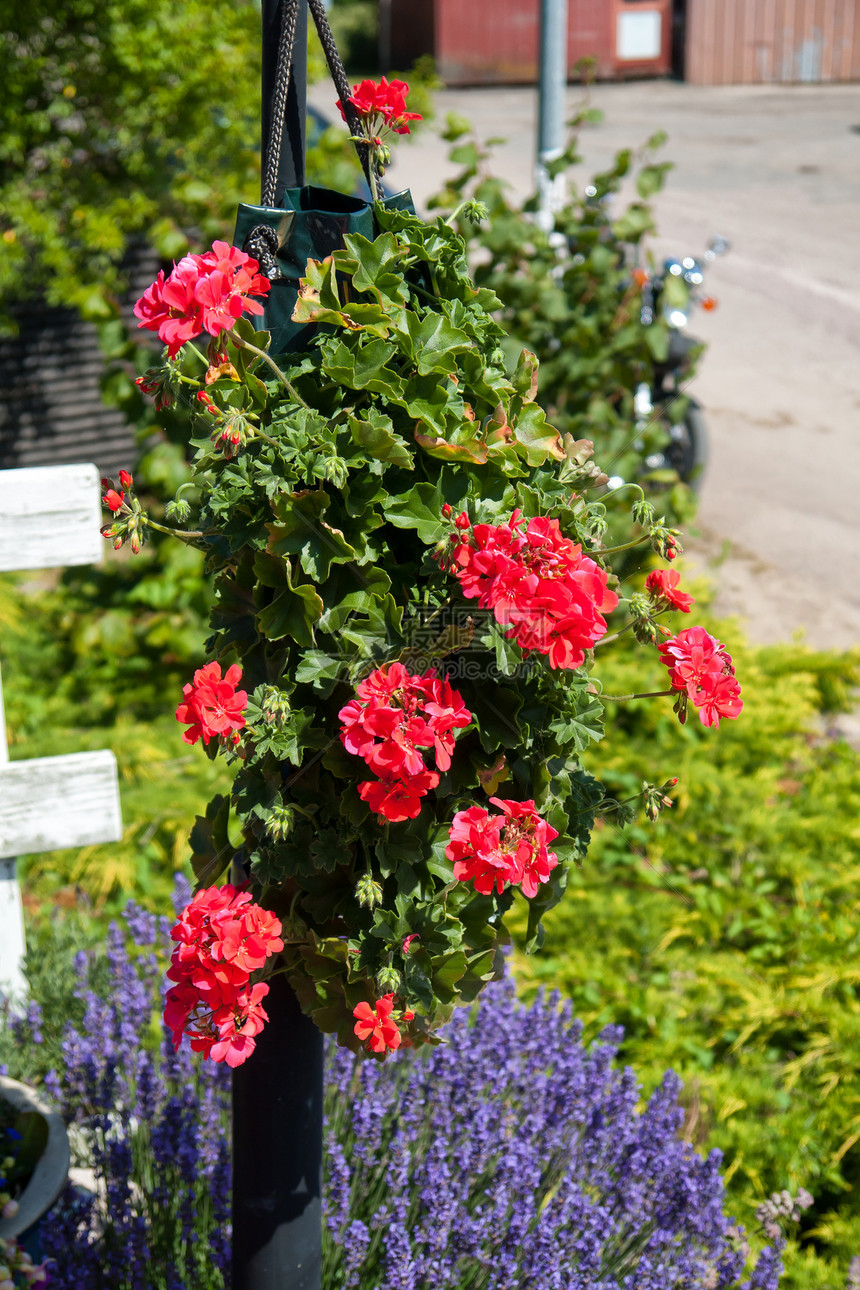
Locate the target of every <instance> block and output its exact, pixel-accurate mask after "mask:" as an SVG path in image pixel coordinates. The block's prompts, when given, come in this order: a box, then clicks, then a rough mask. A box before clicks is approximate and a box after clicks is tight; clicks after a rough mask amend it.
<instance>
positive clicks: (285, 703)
mask: <svg viewBox="0 0 860 1290" xmlns="http://www.w3.org/2000/svg"><path fill="white" fill-rule="evenodd" d="M260 708H261V710H262V713H263V720H264V721H266V722H268V724H269V725H270V726H283V725H285V724H286V722H287V721H288V720H289V716H290V701H289V699H288V698H287V696H286V694H284V692H283V690H279V689H278V688H277V686H274V685H267V686H266V689H265V690H264V692H263V701H262V703H261V704H260Z"/></svg>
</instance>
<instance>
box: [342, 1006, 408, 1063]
mask: <svg viewBox="0 0 860 1290" xmlns="http://www.w3.org/2000/svg"><path fill="white" fill-rule="evenodd" d="M393 1011H394V995H393V994H384V995H383V996H382V998H381V999H377V1001H376V1006H375V1007H373V1008H371V1006H370V1004H369V1003H359V1004H358V1005H357V1006H356V1007H355V1008H353V1010H352V1015H353V1016H354V1017H355V1027H354V1032H355V1034H356V1035H357V1036H358V1038H359V1039H360V1040H361V1041H362V1043H366V1044H367V1047H368V1048H369V1049H370V1051H371V1052H372V1053H384V1052H385V1051H386V1049H389V1048H391V1049H394V1048H399V1047H400V1045H401V1043H402V1040H403V1037H402V1035H401V1034H400V1030H399V1029H398V1026H397V1022H396V1021H393V1020H392V1017H391V1014H392V1012H393Z"/></svg>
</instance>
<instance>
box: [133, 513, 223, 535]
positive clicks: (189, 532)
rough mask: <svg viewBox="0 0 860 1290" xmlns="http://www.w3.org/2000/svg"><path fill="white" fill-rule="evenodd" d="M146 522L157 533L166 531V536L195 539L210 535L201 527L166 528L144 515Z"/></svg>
mask: <svg viewBox="0 0 860 1290" xmlns="http://www.w3.org/2000/svg"><path fill="white" fill-rule="evenodd" d="M146 522H147V524H148V525H149V527H150V528H151V529H155V530H156V532H157V533H166V534H167V536H168V537H176V538H189V539H191V540H196V539H197V538H204V537H209V536H210V534H208V533H204V532H203V531H202V530H201V529H169V528H166V527H165V525H164V524H159V523H158V522H157V521H156V520H151V519H150V518H149V516H148V515H147V517H146Z"/></svg>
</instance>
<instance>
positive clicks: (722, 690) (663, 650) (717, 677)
mask: <svg viewBox="0 0 860 1290" xmlns="http://www.w3.org/2000/svg"><path fill="white" fill-rule="evenodd" d="M658 648H659V650H660V656H661V658H662V660H663V662H664V663H665V664H666V667H667V668H668V669H669V679H670V681H671V683H672V687H673V689H675V690H679V691H681V692H682V693H683V694H685V695H686V696H687V698H689V699H692V701H693V703H694V704H695V706H696V708H697V709H698V712H699V718H700V720H701V722H702V724H703V725H705V726H718V725H719V724H720V717H729V718H731V719H734V718H735V717H737V716H739V715H740V712H741V709H742V708H743V703H742V701H741V698H740V693H741V687H740V685H739V684H738V682H737V681H736V680H735V669H734V664H733V663H732V656H731V654H729V652H728V650H727V649H726V647H725V645H723V644H721V643H720V641H718V640H716V639H715V638H714V637H713V636H711V635H710V633H709V632H706V631H705V629H704V627H688V628H687V629H686V631H683V632H678V634H677V636H672V637H670V639H669V640H667V641H664V642H663V643H662V645H660V646H659V647H658ZM684 702H686V700H684ZM681 719H682V720H683V714H681Z"/></svg>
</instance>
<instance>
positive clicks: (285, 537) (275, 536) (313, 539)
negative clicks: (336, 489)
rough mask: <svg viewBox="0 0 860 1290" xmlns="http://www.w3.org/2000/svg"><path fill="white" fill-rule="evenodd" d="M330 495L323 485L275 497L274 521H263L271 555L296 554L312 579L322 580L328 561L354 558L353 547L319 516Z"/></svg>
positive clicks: (327, 568) (329, 563)
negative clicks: (275, 521)
mask: <svg viewBox="0 0 860 1290" xmlns="http://www.w3.org/2000/svg"><path fill="white" fill-rule="evenodd" d="M330 504H331V499H330V497H329V496H328V494H327V493H326V491H325V489H322V488H318V489H313V490H311V489H307V490H304V491H302V492H300V493H290V495H289V496H288V497H285V496H283V495H281V496H279V497H277V498H275V500H274V502H273V505H272V510H273V512H274V515H275V518H276V520H277V521H278V522H277V523H276V524H267V525H266V529H267V530H268V532H269V544H268V550H269V551H270V552H271V554H272V555H279V556H290V555H297V556H298V557H299V563H300V564H301V566H302V568H303V569H304V571H305V573H306V574H308V575H309V577H311V578H313V580H314V581H315V582H325V580H326V578H327V577H328V575H329V571H330V570H331V566H332V564H345V563H347V562H349V561H351V560H354V559H355V551H354V549H353V548H352V547H351V546H350V545H349V543H348V542H347V540H346V538H345V537H344V536H343V533H342V532H341V530H340V529H336V528H333V527H332V526H331V525H330V524H327V523H326V522H325V520H324V519H323V518H322V517H323V514H324V513H325V512H326V511H327V510H328V508H329V506H330Z"/></svg>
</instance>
